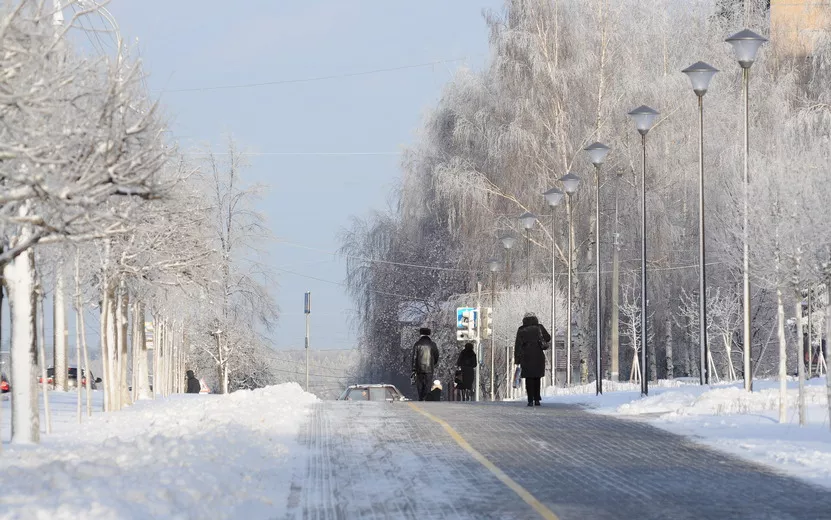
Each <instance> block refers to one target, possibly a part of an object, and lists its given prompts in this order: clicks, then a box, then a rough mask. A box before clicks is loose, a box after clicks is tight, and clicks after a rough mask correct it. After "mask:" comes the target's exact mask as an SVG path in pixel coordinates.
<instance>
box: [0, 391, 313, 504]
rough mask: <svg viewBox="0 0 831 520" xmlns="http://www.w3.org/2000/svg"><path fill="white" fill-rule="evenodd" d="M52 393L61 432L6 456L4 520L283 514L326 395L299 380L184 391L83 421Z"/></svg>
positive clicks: (0, 500) (1, 458)
mask: <svg viewBox="0 0 831 520" xmlns="http://www.w3.org/2000/svg"><path fill="white" fill-rule="evenodd" d="M50 395H52V396H54V399H55V400H56V401H58V406H56V408H57V410H58V419H59V420H57V421H56V424H57V425H58V427H57V428H56V430H57V431H56V433H54V434H53V435H50V436H45V437H44V439H43V443H42V444H41V445H39V446H25V447H18V446H10V445H5V446H4V453H3V454H2V455H0V482H2V493H0V519H23V518H49V519H50V520H55V519H62V518H78V517H81V518H87V519H92V518H232V517H240V518H250V517H257V518H260V517H267V518H272V517H279V516H280V514H281V513H282V512H284V511H285V507H286V502H287V500H288V492H289V488H290V482H291V478H292V472H293V464H294V463H296V462H302V460H304V459H302V454H301V453H300V446H299V445H298V444H297V441H296V439H297V433H298V429H299V426H300V424H301V423H302V422H303V420H304V418H305V416H306V414H307V413H308V411H309V405H310V404H312V403H313V402H315V401H316V400H317V399H316V398H315V397H314V396H312V395H311V394H307V393H305V392H304V391H303V390H302V389H301V388H300V386H299V385H297V384H295V383H290V384H284V385H279V386H274V387H269V388H265V389H261V390H255V391H252V392H235V393H233V394H230V395H227V396H219V395H176V396H172V397H171V398H169V399H156V400H155V401H142V402H139V403H137V404H136V405H134V406H132V407H130V408H128V409H125V410H123V411H121V412H116V413H110V414H103V413H101V414H98V415H97V416H96V417H94V418H93V419H91V420H89V421H88V422H86V423H84V424H83V425H81V426H79V425H77V424H71V422H68V421H65V420H61V419H63V418H62V417H61V416H62V414H61V412H60V410H62V408H61V406H60V402H61V400H62V399H63V400H65V399H67V397H66V396H68V395H69V394H64V395H61V394H60V393H58V392H56V393H52V394H50ZM4 404H6V403H4ZM68 408H69V409H70V410H73V411H72V412H70V413H72V414H73V415H71V417H72V419H73V420H74V408H73V407H68ZM4 411H6V410H4Z"/></svg>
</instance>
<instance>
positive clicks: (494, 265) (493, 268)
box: [482, 258, 500, 401]
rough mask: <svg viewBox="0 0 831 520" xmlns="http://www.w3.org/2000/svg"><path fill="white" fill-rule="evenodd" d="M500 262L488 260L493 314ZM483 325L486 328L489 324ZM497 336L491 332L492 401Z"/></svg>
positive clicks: (493, 398) (493, 396)
mask: <svg viewBox="0 0 831 520" xmlns="http://www.w3.org/2000/svg"><path fill="white" fill-rule="evenodd" d="M499 263H500V262H499V260H498V259H496V258H491V259H490V260H488V270H489V271H490V272H491V306H490V307H491V312H493V308H494V304H495V303H496V273H497V272H499ZM482 323H483V324H484V326H485V327H487V326H488V324H486V323H484V320H482ZM494 336H495V334H494V333H493V331H492V330H491V332H490V339H491V401H496V395H495V394H494V381H495V380H496V338H495V337H494Z"/></svg>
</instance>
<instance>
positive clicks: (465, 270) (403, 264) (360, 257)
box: [278, 242, 480, 273]
mask: <svg viewBox="0 0 831 520" xmlns="http://www.w3.org/2000/svg"><path fill="white" fill-rule="evenodd" d="M278 244H283V245H287V246H291V247H297V248H300V249H308V250H309V251H317V252H318V253H326V254H327V255H332V256H340V257H343V258H351V259H353V260H360V261H362V262H371V263H376V264H387V265H396V266H399V267H413V268H417V269H429V270H432V271H451V272H456V273H478V272H480V271H476V270H473V269H459V268H456V267H439V266H435V265H423V264H410V263H407V262H393V261H391V260H378V259H374V258H367V257H364V256H356V255H348V254H343V253H338V252H335V251H326V250H325V249H318V248H315V247H310V246H304V245H303V244H296V243H293V242H278Z"/></svg>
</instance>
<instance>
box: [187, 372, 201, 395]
mask: <svg viewBox="0 0 831 520" xmlns="http://www.w3.org/2000/svg"><path fill="white" fill-rule="evenodd" d="M185 376H187V378H188V389H187V393H189V394H198V393H199V392H200V391H201V390H202V385H200V384H199V380H198V379H196V376H194V375H193V370H188V371H187V372H185Z"/></svg>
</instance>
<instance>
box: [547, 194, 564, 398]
mask: <svg viewBox="0 0 831 520" xmlns="http://www.w3.org/2000/svg"><path fill="white" fill-rule="evenodd" d="M543 197H545V200H546V202H548V206H549V207H550V208H551V338H552V339H551V385H552V386H557V242H556V240H555V239H554V237H555V235H554V208H556V207H557V206H559V205H560V203H561V202H562V201H563V192H562V191H560V190H558V189H557V188H551V189H550V190H548V191H546V192H545V193H543Z"/></svg>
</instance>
